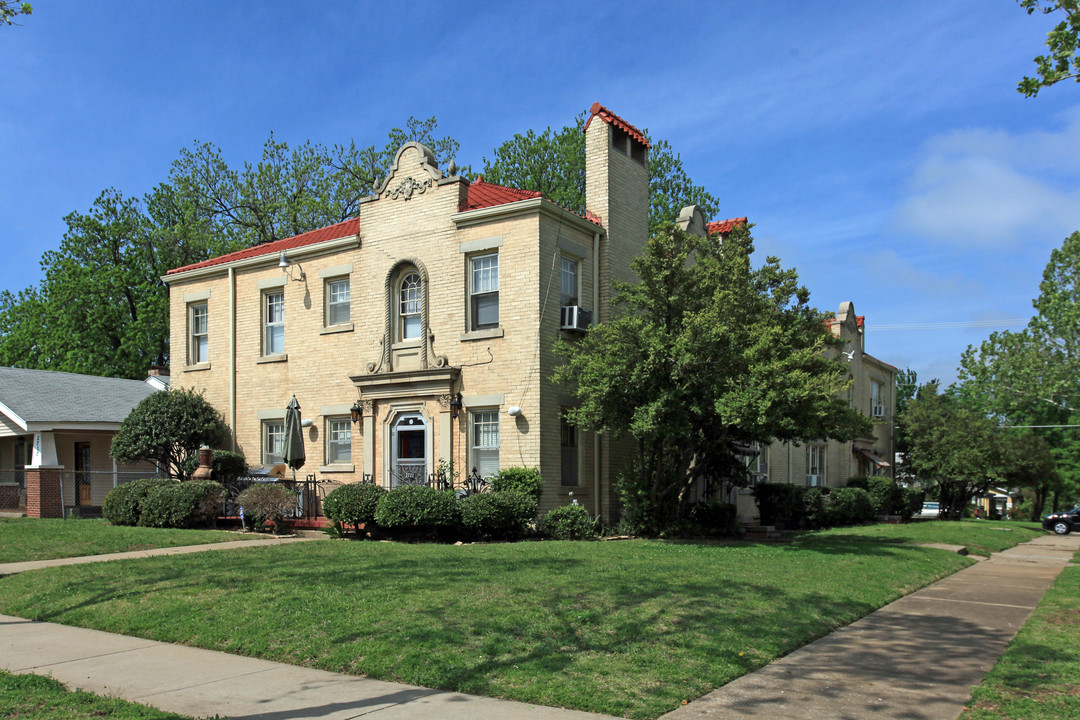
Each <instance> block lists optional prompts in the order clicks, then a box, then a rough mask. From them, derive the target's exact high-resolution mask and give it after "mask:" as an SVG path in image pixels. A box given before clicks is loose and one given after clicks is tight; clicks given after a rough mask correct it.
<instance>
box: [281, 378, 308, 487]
mask: <svg viewBox="0 0 1080 720" xmlns="http://www.w3.org/2000/svg"><path fill="white" fill-rule="evenodd" d="M281 459H282V460H283V461H285V464H286V465H288V466H289V467H291V468H292V470H293V480H295V479H296V471H297V470H298V469H299V468H302V467H304V462H305V461H306V460H307V455H306V453H305V452H304V430H303V428H302V427H300V403H298V402H297V401H296V396H295V395H293V397H292V400H290V401H289V404H288V405H286V406H285V447H284V448H282V453H281Z"/></svg>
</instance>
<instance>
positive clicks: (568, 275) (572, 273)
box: [559, 255, 581, 306]
mask: <svg viewBox="0 0 1080 720" xmlns="http://www.w3.org/2000/svg"><path fill="white" fill-rule="evenodd" d="M561 265H562V269H561V271H560V273H559V286H560V289H561V291H562V292H561V294H562V300H561V303H560V304H561V305H563V306H566V305H580V304H581V303H580V302H578V269H579V268H580V267H581V263H579V262H578V261H577V260H575V259H574V258H571V257H567V256H566V255H563V256H562V263H561Z"/></svg>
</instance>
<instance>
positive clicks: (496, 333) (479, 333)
mask: <svg viewBox="0 0 1080 720" xmlns="http://www.w3.org/2000/svg"><path fill="white" fill-rule="evenodd" d="M502 336H503V329H502V328H501V327H497V328H488V329H487V330H472V331H470V332H467V333H461V338H460V340H461V342H468V341H469V340H490V339H491V338H501V337H502Z"/></svg>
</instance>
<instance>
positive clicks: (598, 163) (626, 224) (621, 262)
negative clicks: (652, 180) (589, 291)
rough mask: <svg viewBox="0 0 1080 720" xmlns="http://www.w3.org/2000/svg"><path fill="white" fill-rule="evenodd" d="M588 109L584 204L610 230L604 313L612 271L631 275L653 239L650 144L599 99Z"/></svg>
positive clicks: (603, 259)
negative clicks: (651, 238)
mask: <svg viewBox="0 0 1080 720" xmlns="http://www.w3.org/2000/svg"><path fill="white" fill-rule="evenodd" d="M589 113H590V115H589V118H588V120H586V121H585V207H586V208H587V209H588V210H589V211H591V212H593V213H595V214H596V215H598V216H599V217H600V221H601V223H602V224H603V226H604V229H605V230H607V237H606V238H605V240H604V242H606V243H607V245H608V247H607V248H606V250H607V251H606V252H601V253H600V308H602V309H604V310H605V313H604V314H606V309H607V308H608V303H609V302H610V300H611V278H612V273H614V275H615V277H620V278H632V277H633V273H632V272H631V270H630V263H631V261H633V259H634V258H635V257H637V256H638V255H640V254H641V252H642V251H643V250H644V248H645V243H646V242H647V241H648V239H649V143H648V141H647V140H646V139H645V135H644V134H643V133H642V132H641V131H640V130H638V129H637V128H636V127H634V126H633V125H631V124H630V123H628V122H626V121H625V120H623V119H622V118H620V117H619V116H618V115H616V114H615V113H613V112H611V111H610V110H608V109H607V108H605V107H604V106H603V105H601V104H600V103H593V105H592V107H591V108H590V109H589ZM672 219H674V218H672ZM607 319H608V318H607V317H604V316H601V317H597V318H596V320H607Z"/></svg>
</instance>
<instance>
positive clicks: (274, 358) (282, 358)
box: [255, 353, 289, 365]
mask: <svg viewBox="0 0 1080 720" xmlns="http://www.w3.org/2000/svg"><path fill="white" fill-rule="evenodd" d="M288 361H289V356H288V354H287V353H282V354H281V355H267V356H266V357H261V358H259V359H258V360H256V361H255V364H256V365H265V364H267V363H279V362H288Z"/></svg>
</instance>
